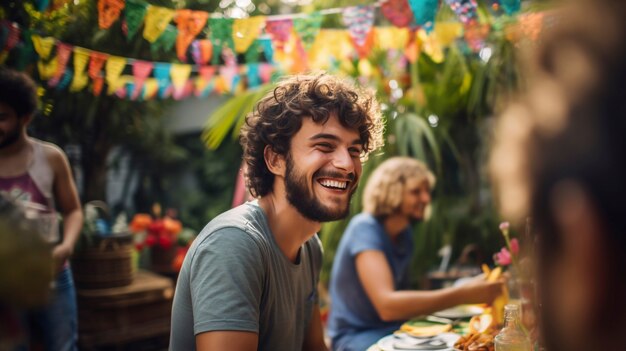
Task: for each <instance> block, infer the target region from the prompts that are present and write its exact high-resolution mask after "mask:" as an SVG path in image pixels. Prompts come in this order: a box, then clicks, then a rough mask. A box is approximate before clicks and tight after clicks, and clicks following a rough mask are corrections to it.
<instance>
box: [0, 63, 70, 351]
mask: <svg viewBox="0 0 626 351" xmlns="http://www.w3.org/2000/svg"><path fill="white" fill-rule="evenodd" d="M36 110H37V86H36V85H35V83H34V82H33V81H32V79H30V77H28V76H27V75H26V74H24V73H20V72H16V71H13V70H10V69H7V68H4V67H2V68H0V193H1V194H2V195H4V196H5V197H7V198H8V199H9V200H10V201H14V202H17V203H19V204H20V205H22V206H23V208H24V209H25V210H26V214H27V216H29V217H33V218H36V220H37V222H38V223H39V231H40V234H41V235H42V236H43V237H44V238H45V239H46V240H47V241H48V242H49V243H50V245H51V250H52V256H53V258H54V259H55V261H56V265H57V275H56V279H55V281H54V283H53V286H52V289H53V293H52V297H51V300H50V303H49V304H48V305H47V306H46V307H45V308H43V309H41V310H37V311H30V312H29V314H30V318H29V319H30V322H31V323H30V325H31V326H32V327H33V328H31V331H34V330H35V329H40V331H41V333H42V335H43V342H44V345H45V347H46V349H48V350H55V351H57V350H59V351H61V350H75V349H76V341H77V338H78V330H77V311H76V292H75V290H74V283H73V280H72V273H71V270H70V266H69V263H68V258H69V257H70V255H71V254H72V252H73V250H74V245H75V243H76V240H77V239H78V236H79V235H80V231H81V228H82V224H83V214H82V209H81V206H80V201H79V199H78V194H77V191H76V185H75V184H74V179H73V177H72V173H71V171H70V166H69V162H68V160H67V157H66V156H65V153H64V152H63V151H62V150H61V149H60V148H59V147H57V146H56V145H54V144H50V143H46V142H43V141H40V140H37V139H35V138H32V137H30V136H28V133H27V127H28V124H29V123H30V122H31V120H32V118H33V116H34V115H35V112H36ZM57 209H58V213H60V215H61V216H62V218H63V232H62V233H60V232H59V226H58V219H57V215H58V214H57Z"/></svg>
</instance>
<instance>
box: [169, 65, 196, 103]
mask: <svg viewBox="0 0 626 351" xmlns="http://www.w3.org/2000/svg"><path fill="white" fill-rule="evenodd" d="M190 74H191V66H190V65H181V64H178V63H173V64H172V65H171V67H170V77H171V78H172V84H173V85H174V94H175V95H176V96H180V95H181V94H182V91H183V89H184V88H185V84H187V80H188V79H189V75H190Z"/></svg>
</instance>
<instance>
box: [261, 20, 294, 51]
mask: <svg viewBox="0 0 626 351" xmlns="http://www.w3.org/2000/svg"><path fill="white" fill-rule="evenodd" d="M292 29H293V21H292V20H291V19H289V18H288V19H282V20H277V21H267V23H265V32H266V33H267V34H269V36H270V37H271V38H272V41H273V42H274V46H275V48H276V50H279V51H283V50H284V48H285V43H286V42H287V40H289V36H290V35H291V30H292Z"/></svg>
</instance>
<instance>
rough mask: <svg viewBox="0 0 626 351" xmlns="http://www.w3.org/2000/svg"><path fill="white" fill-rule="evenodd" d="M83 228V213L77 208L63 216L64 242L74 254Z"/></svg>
mask: <svg viewBox="0 0 626 351" xmlns="http://www.w3.org/2000/svg"><path fill="white" fill-rule="evenodd" d="M82 227H83V211H82V210H81V209H80V208H77V209H75V210H73V211H71V212H69V213H67V214H64V215H63V242H62V243H61V244H62V245H67V247H69V248H71V251H72V252H73V250H74V246H75V245H76V242H77V241H78V238H79V236H80V232H81V230H82Z"/></svg>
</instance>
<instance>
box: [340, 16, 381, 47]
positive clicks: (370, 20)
mask: <svg viewBox="0 0 626 351" xmlns="http://www.w3.org/2000/svg"><path fill="white" fill-rule="evenodd" d="M343 22H344V24H345V25H346V26H348V32H349V33H350V37H351V38H352V42H353V43H354V46H355V47H356V49H357V51H358V52H359V56H360V57H365V56H367V55H368V54H369V51H370V49H371V45H372V44H373V43H374V41H373V37H372V36H371V35H370V32H371V30H372V26H373V25H374V7H373V6H352V7H346V8H345V9H344V11H343ZM368 37H371V38H368ZM366 41H367V44H369V45H366ZM368 46H369V47H368Z"/></svg>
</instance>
